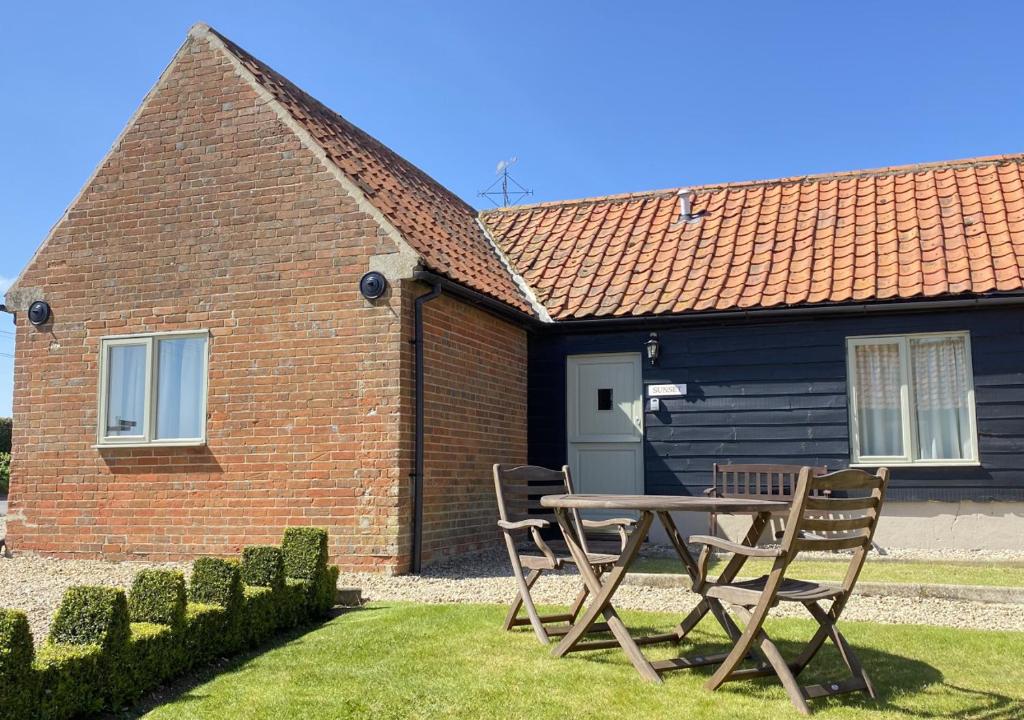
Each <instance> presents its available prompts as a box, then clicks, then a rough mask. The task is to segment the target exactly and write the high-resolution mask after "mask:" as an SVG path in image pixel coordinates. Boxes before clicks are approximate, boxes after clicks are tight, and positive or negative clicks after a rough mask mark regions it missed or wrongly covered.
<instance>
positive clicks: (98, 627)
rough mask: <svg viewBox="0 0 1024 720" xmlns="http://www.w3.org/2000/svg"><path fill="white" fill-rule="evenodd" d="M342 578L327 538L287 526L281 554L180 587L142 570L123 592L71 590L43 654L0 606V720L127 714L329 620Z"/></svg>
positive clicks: (209, 570) (225, 564)
mask: <svg viewBox="0 0 1024 720" xmlns="http://www.w3.org/2000/svg"><path fill="white" fill-rule="evenodd" d="M337 581H338V569H337V568H335V567H328V565H327V533H326V532H325V531H323V530H321V529H319V528H289V529H287V530H285V533H284V541H283V542H282V544H281V547H274V546H253V547H247V548H245V549H244V551H243V552H242V558H241V562H239V561H236V560H225V559H221V558H199V559H198V560H196V561H195V563H193V565H192V578H191V582H190V583H189V585H188V587H187V588H186V585H185V576H184V575H183V574H182V573H180V572H174V571H171V570H143V571H141V572H140V573H138V574H137V575H136V576H135V579H134V581H133V582H132V586H131V588H130V589H129V591H128V593H127V594H125V592H124V590H121V589H119V588H110V587H91V586H78V587H72V588H69V589H68V590H67V592H65V593H64V597H63V599H62V600H61V604H60V608H59V609H58V610H57V614H56V616H54V619H53V623H52V625H51V628H50V634H49V637H48V638H47V639H46V642H45V643H43V644H42V646H40V647H39V648H38V650H36V649H34V647H33V642H32V634H31V632H30V631H29V625H28V619H27V618H26V616H25V614H24V613H22V612H20V611H18V610H4V609H0V720H69V719H70V718H75V717H80V716H84V715H90V714H93V713H98V712H102V711H109V710H118V709H121V708H124V707H126V706H128V705H130V704H131V703H132V702H134V701H135V700H137V699H138V698H139V697H140V696H141V695H142V694H143V693H145V692H146V691H148V690H151V689H153V688H154V687H156V686H158V685H160V684H161V683H163V682H165V681H166V680H169V679H170V678H173V677H176V676H178V675H181V674H182V673H184V672H186V671H188V670H189V669H191V668H194V667H196V666H199V665H203V664H206V663H209V662H210V661H211V660H213V659H215V658H218V657H223V656H226V655H230V654H232V653H236V652H238V651H239V650H242V649H245V648H251V647H257V646H259V645H260V644H262V643H264V642H266V641H267V640H268V639H269V638H270V637H272V636H273V635H274V634H275V633H279V632H282V631H284V630H288V629H291V628H294V627H297V626H299V625H302V624H304V623H308V622H310V621H312V620H315V619H318V618H322V617H324V616H325V615H326V614H327V612H328V611H329V610H330V608H331V607H332V606H333V605H334V589H335V587H336V586H337Z"/></svg>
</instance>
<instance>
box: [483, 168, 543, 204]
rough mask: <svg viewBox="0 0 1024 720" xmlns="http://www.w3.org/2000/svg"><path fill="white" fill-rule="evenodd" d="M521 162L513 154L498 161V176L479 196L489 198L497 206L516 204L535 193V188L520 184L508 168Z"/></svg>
mask: <svg viewBox="0 0 1024 720" xmlns="http://www.w3.org/2000/svg"><path fill="white" fill-rule="evenodd" d="M517 162H519V158H517V157H515V156H513V157H511V158H509V159H508V160H502V161H501V162H499V163H498V167H497V168H496V169H495V173H496V174H497V175H498V178H497V179H496V180H495V181H494V182H492V183H491V184H490V185H489V186H488V187H487V188H486V189H484V190H481V191H480V192H478V193H477V195H478V196H479V197H483V198H487V199H488V200H490V201H491V202H492V203H494V206H495V207H508V206H509V205H515V204H516V203H518V202H519V201H520V200H522V199H523V198H528V197H530V196H531V195H533V190H527V189H526V188H525V187H523V186H522V185H520V184H519V183H518V182H517V181H516V179H515V178H514V177H512V175H511V173H509V171H508V169H509V168H510V167H512V166H513V165H515V164H516V163H517Z"/></svg>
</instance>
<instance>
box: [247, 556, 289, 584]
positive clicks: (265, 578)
mask: <svg viewBox="0 0 1024 720" xmlns="http://www.w3.org/2000/svg"><path fill="white" fill-rule="evenodd" d="M242 582H243V583H245V584H246V585H252V586H259V587H268V588H272V589H274V590H280V589H281V587H282V586H283V585H284V555H283V553H282V552H281V548H279V547H277V546H276V545H249V546H248V547H245V548H243V549H242Z"/></svg>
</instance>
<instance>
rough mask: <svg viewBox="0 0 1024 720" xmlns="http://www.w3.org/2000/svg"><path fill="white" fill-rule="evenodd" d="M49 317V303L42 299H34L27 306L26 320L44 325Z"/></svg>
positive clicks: (37, 324) (37, 325)
mask: <svg viewBox="0 0 1024 720" xmlns="http://www.w3.org/2000/svg"><path fill="white" fill-rule="evenodd" d="M49 319H50V304H49V303H46V302H43V301H42V300H36V301H35V302H34V303H32V304H31V305H29V306H28V321H29V322H30V323H32V324H33V325H35V326H36V327H39V326H41V325H45V324H46V321H47V320H49Z"/></svg>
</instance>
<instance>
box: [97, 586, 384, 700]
mask: <svg viewBox="0 0 1024 720" xmlns="http://www.w3.org/2000/svg"><path fill="white" fill-rule="evenodd" d="M380 609H382V608H376V607H365V606H364V607H355V608H334V609H333V610H332V611H331V612H330V613H329V614H328V615H327V617H326V618H325V619H324V620H323V622H320V623H315V624H311V625H304V626H303V627H300V628H295V629H294V630H289V631H288V632H286V633H282V634H280V635H276V636H275V637H274V638H273V639H271V640H268V641H267V642H266V643H264V644H263V645H260V646H259V647H257V648H253V649H251V650H246V651H244V652H241V653H239V654H237V655H232V656H231V657H229V658H218V659H216V660H214V661H213V662H211V663H210V664H208V665H203V666H202V667H199V668H195V669H194V670H192V671H190V672H188V673H186V674H185V675H182V676H181V677H179V678H175V679H174V680H172V681H171V682H169V683H168V684H167V685H161V686H160V687H158V688H156V689H155V690H152V691H150V692H149V693H147V694H146V695H144V696H143V697H142V699H140V700H139V701H138V702H137V703H135V705H133V706H132V707H130V708H127V709H125V710H119V711H117V712H112V713H107V714H105V715H102V716H101V717H103V718H105V719H107V720H114V719H115V718H116V719H117V720H131V719H133V718H141V717H142V716H143V715H145V714H146V713H148V712H150V711H152V710H155V709H156V708H157V707H159V706H161V705H164V704H166V703H169V702H182V703H189V702H197V701H199V700H203V699H204V698H205V697H206V695H202V694H198V693H196V692H194V690H195V689H196V688H197V687H199V686H200V685H202V684H203V683H206V682H209V681H210V680H213V679H214V678H215V677H217V676H219V675H223V674H225V673H230V672H234V671H235V670H240V669H242V668H243V667H245V665H246V664H248V663H249V662H250V661H251V660H253V659H255V658H257V657H259V656H261V655H263V654H264V653H266V652H269V651H270V650H274V649H276V648H279V647H284V646H285V645H295V644H299V645H301V644H302V643H303V638H304V637H305V636H306V635H308V634H309V633H311V632H315V631H317V630H319V629H320V628H322V627H323V626H324V625H326V624H327V623H329V622H331V621H332V620H334V619H335V618H339V617H341V616H342V615H348V614H350V613H354V612H373V611H375V610H380Z"/></svg>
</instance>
